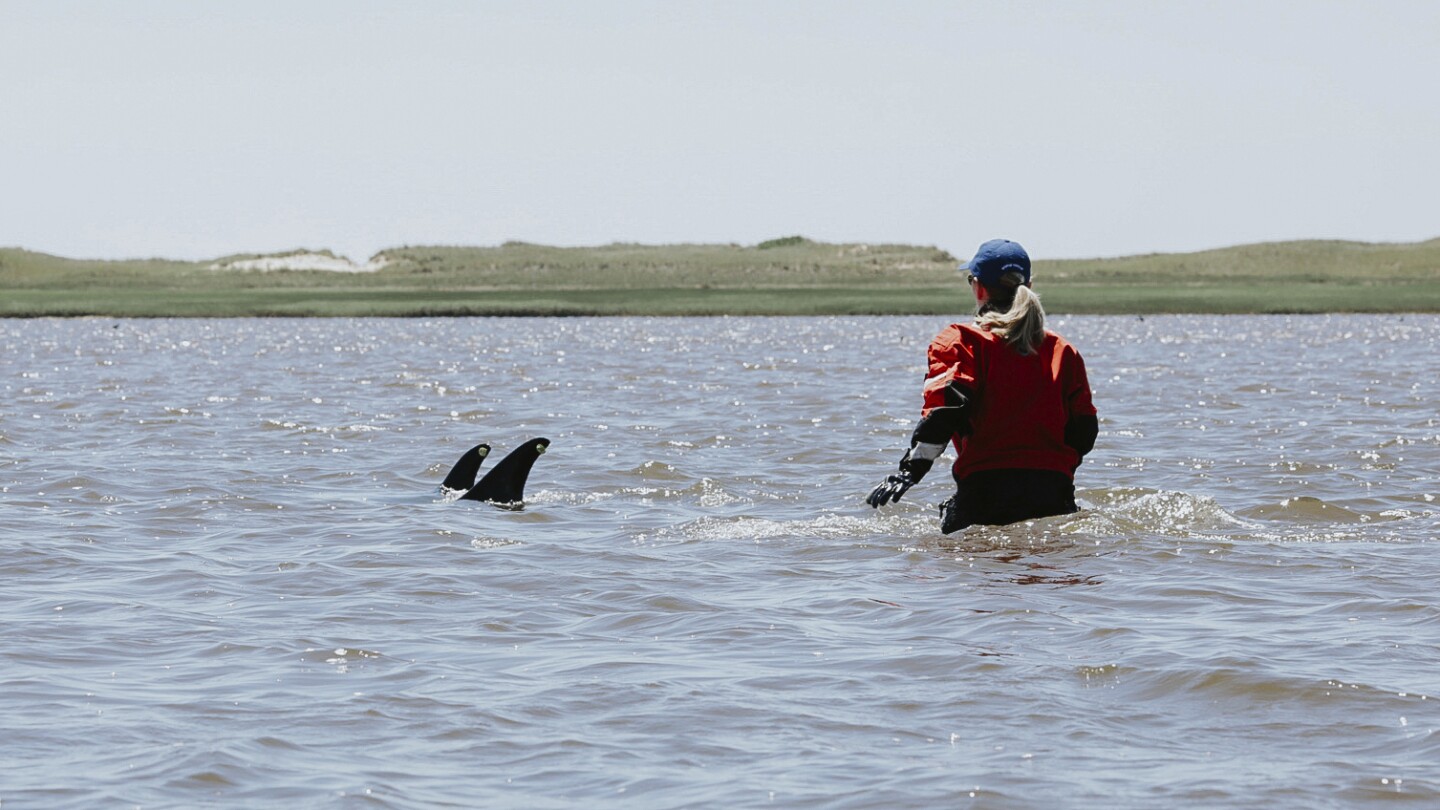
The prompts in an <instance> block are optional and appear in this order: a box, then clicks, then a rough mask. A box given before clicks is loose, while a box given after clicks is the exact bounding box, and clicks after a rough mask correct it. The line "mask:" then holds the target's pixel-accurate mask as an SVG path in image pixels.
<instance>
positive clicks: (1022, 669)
mask: <svg viewBox="0 0 1440 810" xmlns="http://www.w3.org/2000/svg"><path fill="white" fill-rule="evenodd" d="M943 325H944V324H943V322H942V321H941V320H939V319H934V318H769V319H761V318H756V319H748V318H719V319H563V320H550V319H476V320H470V319H459V320H433V321H424V320H218V321H204V320H195V321H144V320H138V321H118V322H116V321H108V320H34V321H16V320H0V349H3V354H0V392H3V399H0V526H3V528H0V565H3V569H0V570H3V583H4V584H3V586H0V628H3V637H0V729H3V734H0V803H3V806H4V808H5V810H10V809H11V808H15V807H45V808H52V807H74V808H92V807H107V806H136V805H138V806H145V807H153V806H162V807H185V806H200V805H205V806H235V807H257V806H308V807H327V806H334V807H351V806H354V807H370V806H373V807H415V808H419V807H427V808H428V807H447V806H451V807H479V806H511V807H579V806H596V805H601V806H626V807H631V806H634V807H646V808H670V807H675V808H679V807H727V808H728V807H751V806H777V807H842V808H850V807H854V808H872V807H873V808H890V807H933V806H946V807H956V806H958V807H986V808H994V807H1001V808H1010V807H1014V808H1029V807H1036V808H1051V807H1096V808H1102V807H1103V808H1111V807H1136V808H1149V807H1173V808H1211V807H1268V808H1275V807H1282V808H1324V807H1363V806H1372V805H1388V804H1390V803H1392V802H1397V801H1399V802H1402V803H1406V804H1408V805H1410V806H1437V805H1440V737H1437V735H1436V728H1437V727H1440V710H1437V709H1440V698H1437V697H1434V696H1437V695H1440V595H1437V592H1436V588H1435V586H1434V583H1435V581H1436V579H1437V575H1440V562H1437V561H1436V559H1435V558H1434V557H1432V555H1433V554H1434V553H1435V550H1434V549H1432V548H1431V547H1430V543H1431V542H1432V541H1433V540H1434V539H1435V538H1436V536H1437V529H1440V504H1437V503H1436V498H1437V496H1440V413H1437V410H1440V409H1437V407H1436V402H1437V395H1440V385H1437V382H1436V377H1437V371H1440V364H1437V361H1436V359H1435V358H1436V357H1437V356H1440V318H1436V317H1433V316H1430V317H1416V316H1407V317H1404V318H1399V317H1354V316H1319V317H1279V316H1276V317H1263V318H1253V317H1249V318H1241V317H1151V318H1146V319H1144V320H1140V319H1137V318H1121V317H1089V318H1079V317H1075V318H1059V319H1055V320H1054V322H1053V325H1055V326H1056V327H1057V328H1058V329H1059V330H1060V331H1062V332H1063V333H1064V334H1065V335H1066V336H1067V337H1068V338H1070V339H1071V340H1072V342H1074V343H1075V344H1076V345H1077V346H1078V347H1079V348H1080V349H1081V350H1082V352H1084V354H1085V356H1086V358H1087V361H1088V363H1089V367H1090V373H1091V379H1092V382H1093V384H1094V387H1095V394H1096V402H1097V404H1098V406H1099V408H1100V411H1101V417H1102V422H1101V434H1100V439H1099V442H1098V445H1097V449H1096V451H1095V453H1094V455H1093V456H1092V457H1091V458H1090V460H1089V461H1088V462H1087V463H1086V465H1085V466H1084V467H1082V468H1081V470H1080V474H1079V479H1078V482H1079V486H1080V499H1081V501H1082V504H1083V505H1084V506H1085V507H1086V509H1085V511H1084V512H1082V513H1081V514H1078V515H1073V516H1067V517H1062V518H1053V519H1048V520H1043V521H1037V522H1034V523H1030V524H1022V525H1016V526H1010V527H1004V528H974V529H970V530H968V531H967V532H966V533H964V534H963V535H957V536H952V537H944V536H942V535H940V534H938V533H937V531H936V515H935V512H934V510H933V506H932V504H933V503H935V502H938V501H939V500H941V499H942V498H943V497H945V496H946V495H947V494H948V492H947V489H946V482H945V480H944V479H945V477H944V476H943V475H936V476H932V477H931V478H930V479H929V480H927V481H925V482H924V483H923V484H921V485H920V486H919V487H917V488H915V489H914V490H912V491H911V493H910V494H909V495H908V496H907V497H906V500H905V501H903V502H902V503H901V504H899V505H898V506H896V507H891V508H888V509H887V510H885V511H882V512H879V513H876V512H873V511H871V510H870V509H869V508H868V507H866V506H865V505H864V504H863V497H864V495H865V494H866V493H867V492H868V491H869V489H870V487H871V486H873V485H874V483H876V482H877V481H878V480H879V479H880V478H882V477H883V476H884V475H885V474H886V473H888V472H889V470H890V469H891V468H892V467H893V465H894V463H895V461H896V459H897V458H898V455H899V453H900V451H901V449H902V448H903V444H904V442H905V441H906V440H907V438H908V436H909V430H910V427H911V423H912V419H913V417H914V415H915V411H916V408H917V405H918V398H919V392H918V389H919V385H920V379H921V377H922V376H923V374H924V369H923V352H924V345H925V342H926V341H927V340H928V339H929V337H930V336H931V335H933V334H934V333H935V332H936V331H937V330H938V329H939V328H940V327H941V326H943ZM531 436H547V437H549V438H551V439H552V440H553V442H554V443H553V444H552V446H551V449H550V452H549V453H548V454H547V455H545V456H544V457H543V458H541V459H540V461H539V463H538V464H537V465H536V467H535V470H534V473H533V474H532V476H531V479H530V488H529V495H530V497H529V504H528V506H527V508H526V509H525V510H524V511H522V512H506V511H501V510H497V509H495V508H493V507H489V506H486V505H482V504H474V503H447V502H445V501H444V500H443V499H441V498H440V497H438V496H437V495H436V487H437V485H438V484H439V482H440V479H441V478H442V477H443V475H444V473H445V471H446V470H447V469H448V467H449V465H450V464H451V463H452V462H453V461H454V460H455V459H456V458H457V457H458V456H459V455H460V453H461V452H462V451H463V450H464V449H465V448H467V447H469V446H470V445H471V444H474V443H476V442H479V441H487V442H489V443H490V444H492V445H494V446H495V448H496V450H497V451H506V450H508V449H509V448H511V447H513V446H514V445H515V444H517V443H519V442H520V441H521V440H523V439H525V438H528V437H531ZM492 458H494V457H492ZM947 458H948V454H947Z"/></svg>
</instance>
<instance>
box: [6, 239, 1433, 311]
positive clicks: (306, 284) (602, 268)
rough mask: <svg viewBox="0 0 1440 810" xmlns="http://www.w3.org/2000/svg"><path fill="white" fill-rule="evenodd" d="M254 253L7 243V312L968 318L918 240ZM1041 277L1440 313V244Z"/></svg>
mask: <svg viewBox="0 0 1440 810" xmlns="http://www.w3.org/2000/svg"><path fill="white" fill-rule="evenodd" d="M254 258H256V257H249V256H246V257H228V258H226V259H220V260H216V261H215V262H180V261H171V260H163V259H154V260H127V261H94V260H76V259H66V258H62V257H57V256H49V255H46V254H42V253H35V252H31V251H24V250H18V249H0V317H50V316H105V317H253V316H262V317H263V316H291V317H296V316H299V317H330V316H431V317H435V316H472V315H481V316H488V315H827V314H842V315H843V314H853V315H868V314H874V315H891V314H934V315H940V314H953V313H956V312H961V311H965V310H966V309H968V301H967V299H968V290H966V288H965V287H964V285H962V284H960V283H959V280H958V278H957V276H956V273H955V265H956V263H957V260H956V259H955V257H953V256H951V255H949V254H948V253H945V252H944V251H941V250H938V249H936V248H933V247H916V246H907V245H856V244H847V245H836V244H826V243H818V242H811V241H808V240H803V239H798V238H791V239H784V240H775V241H774V242H770V243H762V245H757V246H750V247H745V246H739V245H664V246H646V245H607V246H601V247H592V248H555V247H546V246H541V245H528V244H519V243H509V244H506V245H502V246H499V247H488V248H464V247H407V248H397V249H394V250H387V251H382V252H381V253H380V254H377V256H376V257H375V259H374V260H372V261H376V260H378V263H379V264H382V265H383V266H382V267H381V268H380V269H378V270H374V271H371V272H357V273H337V272H328V271H323V270H248V269H233V267H234V266H243V264H244V262H245V261H247V260H251V259H254ZM262 258H263V257H262ZM217 267H219V268H221V269H216V268H217ZM226 268H231V269H226ZM1035 274H1036V289H1037V290H1038V291H1039V292H1040V293H1041V296H1042V299H1043V300H1044V302H1045V305H1046V309H1047V310H1048V311H1050V312H1052V313H1055V314H1066V313H1071V314H1154V313H1271V312H1273V313H1308V312H1440V239H1436V240H1430V241H1428V242H1420V243H1412V244H1378V245H1377V244H1366V243H1357V242H1283V243H1267V244H1262V245H1246V246H1241V247H1235V248H1224V249H1221V250H1214V251H1203V252H1198V253H1187V254H1154V255H1149V256H1131V257H1121V258H1115V259H1084V260H1059V261H1038V262H1036V267H1035Z"/></svg>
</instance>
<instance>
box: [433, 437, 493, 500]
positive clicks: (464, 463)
mask: <svg viewBox="0 0 1440 810" xmlns="http://www.w3.org/2000/svg"><path fill="white" fill-rule="evenodd" d="M488 455H490V445H488V444H477V445H475V446H474V447H472V448H470V449H469V450H466V451H465V455H463V456H461V457H460V460H459V461H457V462H455V466H454V467H451V468H450V473H449V474H448V475H446V476H445V483H443V484H441V485H440V486H441V487H442V488H443V489H453V490H458V491H460V492H464V491H466V490H468V489H470V488H472V487H474V486H475V475H476V474H477V473H479V472H480V465H481V464H483V463H485V457H486V456H488Z"/></svg>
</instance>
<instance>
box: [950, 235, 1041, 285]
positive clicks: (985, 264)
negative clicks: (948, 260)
mask: <svg viewBox="0 0 1440 810" xmlns="http://www.w3.org/2000/svg"><path fill="white" fill-rule="evenodd" d="M960 270H961V271H962V272H964V271H966V270H968V271H970V275H972V276H974V277H975V278H978V279H980V283H981V284H984V285H985V286H987V287H994V286H998V285H999V284H1000V277H1001V276H1003V275H1005V274H1006V273H1010V272H1015V273H1019V274H1020V275H1022V276H1024V277H1025V281H1029V280H1030V254H1028V253H1026V252H1025V248H1023V247H1020V243H1019V242H1011V241H1010V240H1009V239H991V240H990V241H989V242H986V243H985V244H983V245H981V246H980V249H979V250H976V251H975V258H973V259H971V260H970V261H968V262H965V263H964V264H962V265H960Z"/></svg>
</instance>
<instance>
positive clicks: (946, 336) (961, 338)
mask: <svg viewBox="0 0 1440 810" xmlns="http://www.w3.org/2000/svg"><path fill="white" fill-rule="evenodd" d="M986 334H988V333H986V332H985V331H984V330H983V329H979V328H977V327H974V326H971V325H970V324H967V323H952V324H950V325H949V326H947V327H945V328H944V329H941V330H940V334H938V335H936V336H935V339H934V340H932V341H930V346H931V347H932V348H935V347H946V346H962V345H968V344H973V343H974V342H975V341H976V340H977V339H980V340H983V339H984V336H985V335H986Z"/></svg>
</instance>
